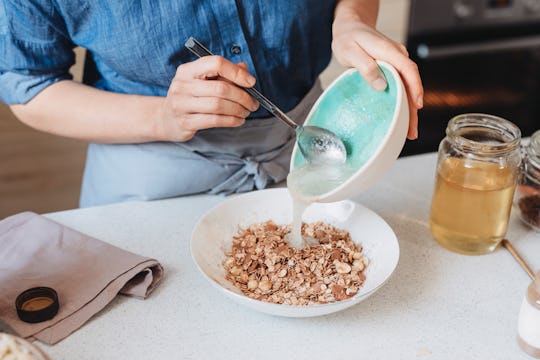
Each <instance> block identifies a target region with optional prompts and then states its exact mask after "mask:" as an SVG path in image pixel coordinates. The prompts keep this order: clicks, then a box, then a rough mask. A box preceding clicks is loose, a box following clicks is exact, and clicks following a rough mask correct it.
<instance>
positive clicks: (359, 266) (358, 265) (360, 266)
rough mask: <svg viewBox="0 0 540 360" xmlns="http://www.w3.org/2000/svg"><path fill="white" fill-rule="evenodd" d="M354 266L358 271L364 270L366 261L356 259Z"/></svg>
mask: <svg viewBox="0 0 540 360" xmlns="http://www.w3.org/2000/svg"><path fill="white" fill-rule="evenodd" d="M352 266H353V269H354V270H357V271H362V270H364V267H365V266H364V262H363V261H362V260H354V261H353V264H352Z"/></svg>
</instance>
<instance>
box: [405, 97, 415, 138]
mask: <svg viewBox="0 0 540 360" xmlns="http://www.w3.org/2000/svg"><path fill="white" fill-rule="evenodd" d="M407 98H408V99H407V100H408V102H409V130H408V131H407V139H409V140H415V139H417V138H418V108H417V107H416V104H415V103H414V101H412V99H411V97H410V95H409V94H408V93H407Z"/></svg>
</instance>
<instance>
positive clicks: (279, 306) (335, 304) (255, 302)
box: [189, 188, 401, 314]
mask: <svg viewBox="0 0 540 360" xmlns="http://www.w3.org/2000/svg"><path fill="white" fill-rule="evenodd" d="M282 191H288V190H287V188H271V189H262V190H256V191H251V192H247V193H242V194H235V195H233V197H230V198H227V199H226V200H225V201H222V202H220V203H219V204H216V205H214V206H213V207H212V208H210V209H209V210H208V211H207V212H206V213H205V214H204V215H203V216H201V217H200V218H199V220H198V221H197V223H196V224H195V226H194V227H193V230H192V232H191V237H190V244H189V245H190V246H189V247H190V255H191V259H192V261H193V262H194V263H195V266H196V267H197V269H198V270H199V272H200V273H201V274H203V276H204V277H205V278H206V279H207V280H208V281H209V282H210V283H211V284H212V286H214V287H216V288H217V289H218V290H221V291H224V292H225V294H226V295H227V296H229V297H233V298H236V299H238V301H240V302H243V303H246V304H247V303H251V304H253V305H257V306H264V307H267V308H268V309H269V311H263V310H260V309H259V311H262V312H271V313H273V314H276V312H272V311H270V309H289V310H291V309H308V308H309V309H310V310H311V309H331V308H334V307H343V308H347V307H349V306H352V305H355V304H356V303H358V302H360V301H361V300H362V299H365V298H367V297H369V296H370V295H371V294H373V293H374V292H376V291H377V290H378V289H380V288H381V287H382V286H383V285H385V284H386V283H387V282H388V280H390V278H391V277H392V275H393V274H394V272H395V270H396V268H397V266H398V264H399V259H400V256H401V251H400V246H399V241H398V239H397V236H396V234H395V232H394V230H393V229H392V227H390V225H389V224H388V223H387V222H386V221H385V220H384V219H383V218H382V217H381V216H379V215H378V214H377V213H375V212H374V211H373V210H371V209H369V208H368V207H366V206H364V205H362V204H360V203H358V202H356V201H353V200H343V201H349V202H352V203H354V204H356V205H359V206H361V207H362V208H364V209H365V210H368V211H369V212H370V213H371V214H372V215H375V216H377V217H379V218H380V219H381V220H382V221H383V222H384V224H385V225H386V226H388V228H389V229H390V231H391V233H392V235H393V241H394V242H395V249H396V252H397V253H396V261H395V263H393V264H392V268H391V269H390V272H389V274H388V275H387V276H386V277H385V278H384V280H383V281H381V282H380V283H379V284H377V285H376V286H374V287H373V288H372V289H371V290H369V291H367V292H362V293H361V292H360V291H359V292H358V293H356V295H354V296H352V297H350V298H348V299H345V300H338V301H334V302H330V303H326V304H314V305H288V304H276V303H272V302H267V301H262V300H257V299H253V298H250V297H249V296H246V295H244V294H240V293H237V292H235V291H232V290H230V289H228V288H226V287H224V286H222V285H221V284H220V283H219V282H218V281H217V280H215V279H214V278H212V277H211V276H210V275H209V274H207V273H206V271H204V270H203V268H202V267H201V266H200V265H199V263H198V261H197V260H196V259H197V257H196V256H195V253H194V247H193V242H194V238H195V233H196V231H197V229H198V227H199V226H201V224H202V222H203V221H204V219H205V218H206V217H207V216H208V215H211V214H212V213H215V212H216V211H218V210H219V209H220V208H221V207H223V206H226V205H229V204H228V202H229V201H231V200H235V199H238V198H240V197H245V196H253V194H254V193H256V192H282ZM321 204H324V203H321ZM366 278H367V277H366ZM361 289H362V287H361V288H360V290H361ZM330 312H331V311H329V312H326V313H322V314H327V313H330Z"/></svg>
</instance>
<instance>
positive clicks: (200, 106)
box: [179, 96, 251, 119]
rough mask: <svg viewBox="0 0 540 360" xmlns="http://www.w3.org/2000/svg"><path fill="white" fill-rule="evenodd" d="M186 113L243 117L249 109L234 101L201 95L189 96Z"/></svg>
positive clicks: (247, 113) (248, 112)
mask: <svg viewBox="0 0 540 360" xmlns="http://www.w3.org/2000/svg"><path fill="white" fill-rule="evenodd" d="M179 101H181V100H179ZM188 113H190V114H215V115H227V116H234V117H237V118H242V119H245V118H247V117H248V116H249V114H251V111H249V110H247V109H246V108H245V107H243V106H242V105H240V104H238V103H236V102H234V101H230V100H227V99H222V98H219V97H202V96H201V97H193V98H191V100H190V104H189V109H188Z"/></svg>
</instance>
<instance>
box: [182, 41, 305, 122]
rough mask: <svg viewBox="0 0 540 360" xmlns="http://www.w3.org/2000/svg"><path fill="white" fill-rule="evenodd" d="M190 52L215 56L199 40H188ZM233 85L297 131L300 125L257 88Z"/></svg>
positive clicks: (201, 55)
mask: <svg viewBox="0 0 540 360" xmlns="http://www.w3.org/2000/svg"><path fill="white" fill-rule="evenodd" d="M184 45H185V46H186V48H188V50H189V51H191V52H192V53H194V54H195V55H197V56H198V57H203V56H210V55H214V54H212V53H211V52H210V50H208V49H207V48H206V47H205V46H204V45H203V44H201V43H200V42H199V41H197V39H195V38H193V37H190V38H189V39H187V41H186V43H185V44H184ZM232 84H233V85H235V86H237V87H239V88H241V89H243V90H245V91H246V92H247V93H248V94H249V95H251V96H253V97H254V98H255V99H256V100H257V101H258V102H259V103H260V104H261V105H262V107H264V108H265V109H266V110H268V111H269V112H270V114H272V115H274V116H275V117H277V118H278V119H280V120H283V122H285V123H286V124H287V125H289V126H290V127H292V128H293V129H296V128H297V127H298V126H299V125H298V124H296V123H295V122H294V121H293V120H292V119H291V118H290V117H288V116H287V114H285V113H284V112H283V111H281V110H280V109H279V108H278V107H277V106H276V105H274V104H273V103H272V102H271V101H270V100H268V99H267V98H266V97H265V96H264V95H263V94H261V93H260V92H259V91H258V90H257V89H255V88H247V87H243V86H240V85H237V84H234V83H232Z"/></svg>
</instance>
